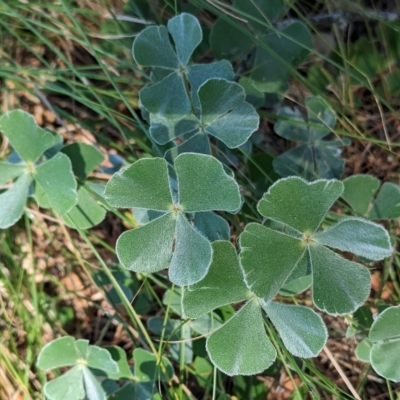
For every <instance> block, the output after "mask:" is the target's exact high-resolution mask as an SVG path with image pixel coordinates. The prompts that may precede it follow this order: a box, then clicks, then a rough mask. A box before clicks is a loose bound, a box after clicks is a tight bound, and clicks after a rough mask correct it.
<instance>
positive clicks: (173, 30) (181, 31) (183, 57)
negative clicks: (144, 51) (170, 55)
mask: <svg viewBox="0 0 400 400" xmlns="http://www.w3.org/2000/svg"><path fill="white" fill-rule="evenodd" d="M167 27H168V31H169V33H170V34H171V36H172V38H173V39H174V42H175V49H176V53H177V55H178V59H179V62H180V64H181V65H182V66H186V65H187V63H188V62H189V59H190V57H191V56H192V54H193V51H194V50H195V49H196V47H197V46H198V45H199V44H200V42H201V40H202V38H203V33H202V31H201V26H200V24H199V21H198V20H197V18H196V17H194V16H193V15H190V14H187V13H182V14H179V15H177V16H176V17H174V18H172V19H170V20H169V21H168V25H167ZM158 51H159V50H158Z"/></svg>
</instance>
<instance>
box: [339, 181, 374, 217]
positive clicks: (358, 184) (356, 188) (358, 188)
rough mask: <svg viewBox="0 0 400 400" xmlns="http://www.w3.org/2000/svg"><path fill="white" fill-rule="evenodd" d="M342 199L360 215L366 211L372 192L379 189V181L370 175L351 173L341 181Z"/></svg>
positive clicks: (372, 195)
mask: <svg viewBox="0 0 400 400" xmlns="http://www.w3.org/2000/svg"><path fill="white" fill-rule="evenodd" d="M343 184H344V190H343V193H342V196H341V197H342V199H344V200H345V201H346V202H347V203H348V204H349V205H350V206H351V208H352V209H353V210H354V211H355V212H356V213H358V214H360V215H365V214H366V213H367V212H368V209H369V206H370V203H371V201H372V198H373V197H374V194H375V193H376V192H377V190H378V189H379V185H380V181H379V179H377V178H375V177H374V176H371V175H352V176H349V177H348V178H346V179H345V180H344V181H343Z"/></svg>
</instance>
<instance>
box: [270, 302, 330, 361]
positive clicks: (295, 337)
mask: <svg viewBox="0 0 400 400" xmlns="http://www.w3.org/2000/svg"><path fill="white" fill-rule="evenodd" d="M263 308H264V310H265V311H266V313H267V315H268V317H269V318H270V320H271V321H272V323H273V324H274V326H275V328H276V330H277V331H278V333H279V335H280V337H281V339H282V341H283V343H284V344H285V346H286V348H287V349H288V350H289V351H290V352H291V353H292V354H293V355H294V356H296V357H303V358H310V357H316V356H317V355H318V354H319V353H320V352H321V350H322V349H323V347H324V346H325V344H326V340H327V338H328V332H327V330H326V327H325V324H324V322H323V320H322V318H321V317H320V316H319V315H318V314H316V313H315V312H314V311H313V310H312V309H311V308H308V307H303V306H295V305H290V304H283V303H277V302H274V301H270V302H268V303H264V304H263Z"/></svg>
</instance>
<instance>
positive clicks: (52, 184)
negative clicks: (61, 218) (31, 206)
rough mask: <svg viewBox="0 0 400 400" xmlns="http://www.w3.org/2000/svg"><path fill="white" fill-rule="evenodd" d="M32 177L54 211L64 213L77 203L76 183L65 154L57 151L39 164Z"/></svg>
mask: <svg viewBox="0 0 400 400" xmlns="http://www.w3.org/2000/svg"><path fill="white" fill-rule="evenodd" d="M34 177H35V181H36V184H37V185H39V186H40V188H41V189H42V191H43V193H44V195H45V196H46V198H47V200H48V203H49V205H50V207H51V208H52V209H53V210H54V211H55V212H56V213H58V214H65V213H67V212H68V211H70V210H71V209H72V207H74V206H75V204H76V203H77V201H78V198H77V190H76V189H77V184H76V180H75V179H74V176H73V174H72V165H71V161H70V160H69V158H68V157H67V156H66V155H65V154H62V153H58V154H57V155H56V156H54V157H53V158H51V159H50V160H48V161H46V162H44V163H43V164H40V165H39V166H38V167H37V168H36V171H35V173H34Z"/></svg>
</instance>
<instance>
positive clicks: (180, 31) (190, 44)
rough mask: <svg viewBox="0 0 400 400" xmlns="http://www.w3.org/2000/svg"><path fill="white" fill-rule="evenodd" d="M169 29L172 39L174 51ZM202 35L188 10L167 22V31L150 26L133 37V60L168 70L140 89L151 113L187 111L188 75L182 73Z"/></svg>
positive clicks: (176, 114) (170, 116) (167, 114)
mask: <svg viewBox="0 0 400 400" xmlns="http://www.w3.org/2000/svg"><path fill="white" fill-rule="evenodd" d="M168 32H169V33H170V34H171V36H172V38H173V40H174V44H175V49H176V52H175V50H174V49H173V47H172V45H171V42H170V40H169V37H168ZM202 37H203V34H202V31H201V27H200V24H199V22H198V20H197V19H196V18H195V17H194V16H192V15H190V14H187V13H183V14H180V15H178V16H176V17H174V18H172V19H171V20H170V21H169V22H168V30H167V28H165V27H164V26H159V27H156V26H150V27H148V28H146V29H144V30H143V31H142V32H140V34H139V35H138V36H137V37H136V39H135V41H134V43H133V48H132V52H133V57H134V59H135V60H136V62H137V63H138V64H139V65H142V66H147V67H156V68H161V69H166V70H168V71H169V72H170V73H169V74H168V73H163V74H161V75H162V76H163V79H161V80H159V81H158V82H156V83H154V84H152V85H149V86H146V87H145V88H144V89H142V90H141V92H140V100H141V103H142V104H143V106H144V107H145V108H146V109H147V110H148V111H149V112H150V113H151V114H156V115H158V116H163V117H165V118H166V119H180V118H182V117H184V116H185V115H186V114H188V112H189V111H190V99H189V95H188V93H187V90H186V82H187V77H186V75H184V74H183V72H184V71H185V68H186V66H187V63H188V62H189V59H190V57H191V55H192V53H193V51H194V50H195V48H196V47H197V46H198V45H199V44H200V42H201V40H202ZM166 96H167V97H166Z"/></svg>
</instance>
